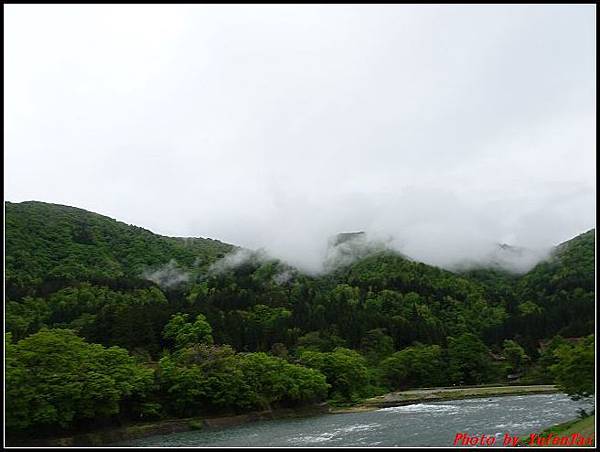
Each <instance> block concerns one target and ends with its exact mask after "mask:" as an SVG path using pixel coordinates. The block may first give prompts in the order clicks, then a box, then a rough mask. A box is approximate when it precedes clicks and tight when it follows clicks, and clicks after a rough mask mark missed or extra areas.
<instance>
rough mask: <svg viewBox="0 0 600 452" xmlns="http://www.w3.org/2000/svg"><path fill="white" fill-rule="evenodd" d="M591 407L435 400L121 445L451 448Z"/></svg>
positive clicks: (549, 397)
mask: <svg viewBox="0 0 600 452" xmlns="http://www.w3.org/2000/svg"><path fill="white" fill-rule="evenodd" d="M579 408H585V409H587V410H589V409H590V404H589V403H587V404H586V403H583V402H574V401H572V400H571V399H569V398H568V397H567V396H566V395H564V394H542V395H527V396H505V397H490V398H485V399H483V398H480V399H466V400H455V401H448V402H430V403H419V404H414V405H406V406H400V407H393V408H383V409H380V410H377V411H370V412H362V413H347V414H326V415H319V416H312V417H307V418H301V419H280V420H269V421H259V422H254V423H250V424H245V425H242V426H237V427H230V428H224V429H220V430H205V431H190V432H184V433H173V434H170V435H160V436H152V437H147V438H142V439H137V440H132V441H127V442H122V443H119V445H122V446H155V447H156V446H158V447H182V446H186V447H194V446H203V447H206V446H238V447H239V446H242V447H243V446H255V447H260V446H263V447H265V446H266V447H275V446H276V447H282V446H284V447H285V446H288V447H298V446H302V447H304V446H317V447H341V446H356V447H365V446H377V447H385V446H452V445H453V442H454V440H455V437H456V434H457V433H467V434H469V435H471V436H475V435H477V436H479V437H481V435H482V434H484V435H486V436H488V437H496V441H495V445H496V446H501V445H502V441H503V439H504V435H505V434H508V435H512V436H525V435H528V434H530V433H537V432H539V431H540V430H543V429H544V428H546V427H550V426H552V425H554V424H557V423H561V422H565V421H568V420H571V419H573V418H575V417H577V414H578V409H579Z"/></svg>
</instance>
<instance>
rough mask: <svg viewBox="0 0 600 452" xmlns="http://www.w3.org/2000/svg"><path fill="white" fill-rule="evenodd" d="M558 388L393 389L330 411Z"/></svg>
mask: <svg viewBox="0 0 600 452" xmlns="http://www.w3.org/2000/svg"><path fill="white" fill-rule="evenodd" d="M557 392H560V391H559V390H558V389H557V388H556V386H554V385H527V386H471V387H452V388H448V387H446V388H422V389H412V390H408V391H397V392H390V393H388V394H384V395H381V396H378V397H372V398H370V399H367V400H365V401H363V402H362V403H360V404H357V405H354V406H350V407H340V408H332V409H331V410H330V413H360V412H364V411H373V410H377V409H380V408H388V407H393V406H402V405H410V404H413V403H423V402H440V401H447V400H460V399H474V398H479V397H499V396H514V395H532V394H553V393H557Z"/></svg>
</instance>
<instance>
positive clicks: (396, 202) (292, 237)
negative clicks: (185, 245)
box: [198, 189, 593, 274]
mask: <svg viewBox="0 0 600 452" xmlns="http://www.w3.org/2000/svg"><path fill="white" fill-rule="evenodd" d="M578 195H581V194H577V193H573V194H572V196H569V197H567V196H565V197H564V198H563V200H564V202H562V203H561V202H560V201H559V202H557V201H552V200H551V199H548V200H544V199H542V200H540V199H534V198H533V197H530V198H511V197H507V198H505V199H501V200H489V199H484V198H483V197H482V199H480V200H473V198H471V199H472V200H471V201H469V200H467V199H465V198H463V197H459V196H458V195H453V194H451V193H450V192H448V191H444V190H434V189H427V190H419V189H408V190H405V191H404V192H403V193H402V194H400V195H396V196H391V195H388V196H366V195H356V196H346V197H343V198H341V197H337V198H336V199H335V202H333V201H334V200H333V199H326V198H325V197H322V198H320V199H316V198H313V199H310V198H308V197H298V198H295V199H282V198H281V197H280V199H279V200H278V203H276V204H275V205H273V206H271V208H270V209H268V208H264V209H263V207H262V206H261V205H257V204H254V205H253V206H252V207H253V208H254V210H253V211H252V212H250V211H246V210H241V211H240V209H239V208H238V210H237V211H235V212H232V214H231V215H232V217H231V218H232V219H233V217H234V216H235V217H236V220H237V221H235V222H233V221H232V224H235V226H236V229H235V231H233V230H231V229H229V227H228V226H227V225H226V224H224V222H223V221H221V222H219V224H218V225H216V224H215V225H214V229H219V230H220V232H222V233H223V235H224V236H223V235H222V236H221V237H219V238H223V239H224V240H225V241H233V243H235V244H236V245H240V246H242V247H244V248H247V249H260V250H261V252H262V253H263V254H264V255H265V256H270V257H273V258H277V259H280V260H282V261H284V262H286V263H288V264H289V265H291V266H294V267H296V268H298V269H300V270H301V271H303V272H306V273H310V274H320V273H324V272H328V271H330V270H331V269H332V268H334V267H336V266H338V265H344V264H348V263H351V262H352V261H354V260H356V259H359V258H361V257H363V256H365V255H367V254H369V253H371V252H374V251H378V250H382V249H388V250H393V251H396V252H398V253H400V254H402V255H403V256H406V257H408V258H410V259H413V260H416V261H419V262H424V263H426V264H430V265H435V266H438V267H442V268H445V269H449V270H454V271H456V270H463V269H467V268H471V267H482V266H483V267H495V268H502V269H505V270H508V271H511V272H515V273H524V272H527V271H528V270H530V269H531V268H532V267H533V266H535V265H536V264H537V263H538V262H540V261H541V260H543V259H545V258H547V257H548V255H549V253H550V251H551V250H552V249H553V247H555V246H556V245H558V244H559V243H562V242H564V241H566V240H569V239H571V238H572V237H574V236H576V235H578V234H579V233H582V232H585V231H586V230H587V229H589V221H588V222H586V221H582V215H575V213H579V212H581V211H582V210H584V209H585V208H587V207H586V206H585V204H586V203H587V202H589V200H588V199H587V198H588V197H587V196H586V195H585V194H584V195H583V196H580V197H579V198H578ZM238 207H239V204H238ZM576 210H579V212H575V211H576ZM591 213H593V212H591ZM240 219H241V221H240ZM584 220H585V219H584ZM198 228H199V225H198ZM356 232H361V233H362V234H354V235H349V236H348V237H349V238H350V240H348V241H346V242H343V243H338V244H337V245H336V244H335V241H336V240H337V237H338V234H340V233H356ZM234 240H235V241H234ZM243 257H244V256H243V255H240V254H236V255H234V256H230V257H227V258H226V260H224V261H223V264H217V266H218V265H224V264H225V263H226V262H229V261H231V262H234V261H236V260H239V259H242V258H243Z"/></svg>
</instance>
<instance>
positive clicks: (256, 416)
mask: <svg viewBox="0 0 600 452" xmlns="http://www.w3.org/2000/svg"><path fill="white" fill-rule="evenodd" d="M327 413H329V405H327V404H326V403H322V404H319V405H312V406H308V407H302V408H279V409H273V410H265V411H253V412H250V413H246V414H239V415H234V416H218V417H190V418H183V419H165V420H161V421H155V422H145V423H136V424H131V425H126V426H122V427H110V428H106V429H102V430H97V431H94V432H88V433H80V434H76V435H69V436H63V437H59V438H40V439H32V440H25V439H12V440H11V439H9V438H7V445H9V446H32V447H89V446H92V447H93V446H96V447H97V446H106V445H110V444H113V443H118V442H121V441H128V440H133V439H139V438H145V437H148V436H154V435H167V434H170V433H180V432H187V431H190V430H211V429H218V428H226V427H233V426H236V425H242V424H247V423H250V422H256V421H261V420H272V419H285V418H296V417H308V416H315V415H317V414H327Z"/></svg>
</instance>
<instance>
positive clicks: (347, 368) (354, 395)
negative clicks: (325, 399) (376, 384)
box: [300, 348, 370, 402]
mask: <svg viewBox="0 0 600 452" xmlns="http://www.w3.org/2000/svg"><path fill="white" fill-rule="evenodd" d="M300 362H301V363H302V364H304V365H305V366H307V367H312V368H314V369H317V370H319V371H320V372H322V373H323V374H324V375H325V377H326V378H327V383H329V385H331V388H330V392H329V396H330V398H332V399H333V400H335V401H340V402H341V401H353V400H357V399H359V398H360V397H363V396H365V395H366V394H367V390H368V387H369V384H370V381H369V375H370V374H369V370H368V367H367V361H366V359H365V358H364V357H363V356H362V355H361V354H360V353H358V352H356V351H354V350H350V349H347V348H336V349H335V350H334V351H333V352H327V353H321V352H313V351H302V352H300Z"/></svg>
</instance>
